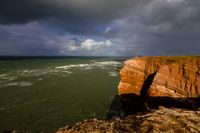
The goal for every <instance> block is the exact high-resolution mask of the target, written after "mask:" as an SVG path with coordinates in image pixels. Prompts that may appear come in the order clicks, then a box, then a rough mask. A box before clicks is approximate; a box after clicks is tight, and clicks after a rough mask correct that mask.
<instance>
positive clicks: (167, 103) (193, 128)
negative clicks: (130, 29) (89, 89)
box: [57, 56, 200, 133]
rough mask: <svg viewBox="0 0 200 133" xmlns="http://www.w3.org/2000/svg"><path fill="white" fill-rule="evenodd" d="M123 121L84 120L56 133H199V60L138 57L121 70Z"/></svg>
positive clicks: (119, 90)
mask: <svg viewBox="0 0 200 133" xmlns="http://www.w3.org/2000/svg"><path fill="white" fill-rule="evenodd" d="M118 92H119V96H120V101H121V107H122V109H123V111H124V114H125V116H124V118H122V119H120V118H117V119H112V120H108V121H106V120H97V119H92V120H85V121H83V122H79V123H77V124H75V125H72V126H66V127H64V128H61V129H59V130H58V132H57V133H77V132H81V133H82V132H83V133H84V132H94V133H101V132H107V133H112V132H113V133H122V132H123V133H124V132H131V133H132V132H186V133H187V132H194V133H198V132H200V110H199V107H200V57H191V56H190V57H188V56H182V57H180V56H176V57H136V58H132V59H129V60H127V61H125V63H124V67H123V68H122V69H121V70H120V83H119V86H118Z"/></svg>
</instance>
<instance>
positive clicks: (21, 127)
mask: <svg viewBox="0 0 200 133" xmlns="http://www.w3.org/2000/svg"><path fill="white" fill-rule="evenodd" d="M124 59H125V58H118V57H116V58H106V57H104V58H97V57H65V58H52V57H51V58H47V57H46V58H42V59H41V58H34V57H31V58H24V57H23V58H19V57H16V58H9V57H6V58H1V59H0V132H3V131H8V130H18V131H22V132H25V131H28V132H29V133H39V132H44V133H52V132H55V131H56V130H57V129H58V128H60V127H63V126H65V125H66V124H72V123H75V122H78V121H80V120H84V119H89V118H100V119H105V118H106V114H107V111H108V109H109V106H110V104H111V102H112V100H113V98H114V96H115V95H116V94H117V85H118V82H119V76H118V72H117V71H116V69H117V68H118V67H121V66H122V62H123V60H124Z"/></svg>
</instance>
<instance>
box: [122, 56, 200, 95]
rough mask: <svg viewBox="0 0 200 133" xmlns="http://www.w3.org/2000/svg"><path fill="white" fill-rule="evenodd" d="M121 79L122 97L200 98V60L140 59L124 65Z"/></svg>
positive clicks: (172, 58)
mask: <svg viewBox="0 0 200 133" xmlns="http://www.w3.org/2000/svg"><path fill="white" fill-rule="evenodd" d="M120 77H121V80H120V83H119V86H118V91H119V95H122V94H136V95H141V94H143V93H146V95H148V96H152V97H174V98H191V97H195V98H196V97H199V96H200V57H178V56H177V57H136V58H132V59H129V60H127V61H126V62H125V63H124V67H123V69H121V71H120ZM142 89H143V90H142Z"/></svg>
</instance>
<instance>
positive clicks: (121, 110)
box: [107, 94, 200, 119]
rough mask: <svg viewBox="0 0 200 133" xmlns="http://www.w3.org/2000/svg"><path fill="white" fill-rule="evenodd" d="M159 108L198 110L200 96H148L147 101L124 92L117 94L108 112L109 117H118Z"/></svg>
mask: <svg viewBox="0 0 200 133" xmlns="http://www.w3.org/2000/svg"><path fill="white" fill-rule="evenodd" d="M146 104H147V105H148V108H149V110H151V109H158V108H159V106H164V107H168V108H181V109H187V110H193V111H195V110H198V108H199V107H200V98H172V97H148V98H147V99H146V101H144V98H142V97H141V96H139V95H135V94H123V95H120V96H118V95H116V96H115V98H114V99H113V101H112V103H111V105H110V107H109V110H108V112H107V119H112V118H116V117H125V116H128V115H130V114H135V113H138V112H147V111H149V110H147V109H146V108H144V107H145V106H147V105H146Z"/></svg>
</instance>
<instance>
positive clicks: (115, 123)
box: [57, 107, 200, 133]
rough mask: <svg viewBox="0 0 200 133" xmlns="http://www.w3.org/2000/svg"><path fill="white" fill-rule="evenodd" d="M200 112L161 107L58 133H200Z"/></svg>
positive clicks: (83, 123)
mask: <svg viewBox="0 0 200 133" xmlns="http://www.w3.org/2000/svg"><path fill="white" fill-rule="evenodd" d="M199 121H200V111H189V110H183V109H175V108H173V109H168V108H164V107H160V108H159V110H154V111H152V112H149V113H138V114H134V115H130V116H128V117H126V118H124V119H114V120H110V121H106V120H97V119H92V120H85V121H83V122H79V123H77V124H75V125H73V126H67V127H64V128H61V129H59V130H58V131H57V133H136V132H137V133H138V132H141V133H146V132H148V133H160V132H165V133H179V132H180V133H199V132H200V122H199Z"/></svg>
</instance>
